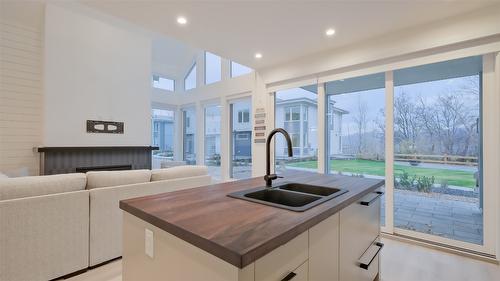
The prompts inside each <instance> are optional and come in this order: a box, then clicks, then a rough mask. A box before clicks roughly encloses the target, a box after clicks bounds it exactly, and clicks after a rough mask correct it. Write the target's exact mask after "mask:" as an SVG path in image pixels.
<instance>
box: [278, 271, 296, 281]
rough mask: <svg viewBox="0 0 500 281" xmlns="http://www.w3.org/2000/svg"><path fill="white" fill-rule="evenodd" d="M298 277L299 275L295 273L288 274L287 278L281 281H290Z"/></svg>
mask: <svg viewBox="0 0 500 281" xmlns="http://www.w3.org/2000/svg"><path fill="white" fill-rule="evenodd" d="M296 275H297V273H295V272H290V273H288V275H287V276H285V278H283V279H281V281H288V280H292V279H293V277H295V276H296Z"/></svg>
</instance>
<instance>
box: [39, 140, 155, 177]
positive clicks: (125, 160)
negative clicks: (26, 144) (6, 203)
mask: <svg viewBox="0 0 500 281" xmlns="http://www.w3.org/2000/svg"><path fill="white" fill-rule="evenodd" d="M37 150H38V152H40V173H41V174H43V175H52V174H66V173H75V172H76V171H77V169H78V168H82V167H94V168H99V167H106V166H120V165H127V166H128V165H130V166H131V167H132V169H133V170H137V169H151V151H153V150H158V147H155V146H71V147H69V146H61V147H53V146H48V147H38V148H37Z"/></svg>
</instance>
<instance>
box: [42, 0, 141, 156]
mask: <svg viewBox="0 0 500 281" xmlns="http://www.w3.org/2000/svg"><path fill="white" fill-rule="evenodd" d="M45 18H46V21H45V114H44V117H45V120H44V121H45V122H44V123H45V124H44V141H43V144H44V145H45V146H100V145H149V144H150V142H151V98H150V97H151V39H150V38H148V37H147V36H145V35H141V34H139V33H135V32H131V31H128V30H126V29H123V28H119V27H116V26H114V25H111V24H108V23H106V22H103V21H100V20H98V19H96V18H94V17H91V16H87V15H84V14H82V13H76V12H74V11H71V10H68V9H66V8H63V7H59V6H56V5H52V4H49V5H47V7H46V16H45ZM88 119H92V120H110V121H120V122H124V123H125V133H124V134H88V133H86V120H88Z"/></svg>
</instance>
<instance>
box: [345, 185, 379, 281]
mask: <svg viewBox="0 0 500 281" xmlns="http://www.w3.org/2000/svg"><path fill="white" fill-rule="evenodd" d="M380 197H381V194H380V193H379V192H378V191H376V192H373V193H370V194H368V195H366V196H364V197H363V198H361V199H360V200H359V201H358V202H356V203H353V204H351V205H350V206H348V207H346V208H345V209H343V210H341V211H340V245H339V248H340V257H339V258H340V263H339V264H340V267H339V270H340V278H339V279H340V281H362V280H363V281H371V280H373V279H370V278H371V276H372V275H373V273H375V275H376V273H377V272H378V255H376V256H375V257H374V259H373V261H372V263H371V264H370V266H369V268H368V270H366V269H362V268H360V267H359V259H360V258H361V257H363V254H364V253H365V252H367V251H368V249H369V248H370V246H371V245H372V243H374V241H375V240H376V239H377V237H378V235H379V233H380ZM375 275H373V277H374V276H375Z"/></svg>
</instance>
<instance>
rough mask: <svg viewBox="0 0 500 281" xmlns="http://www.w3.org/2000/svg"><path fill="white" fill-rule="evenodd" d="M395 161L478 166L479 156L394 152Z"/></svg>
mask: <svg viewBox="0 0 500 281" xmlns="http://www.w3.org/2000/svg"><path fill="white" fill-rule="evenodd" d="M394 161H405V162H412V161H415V162H417V163H435V164H449V165H467V166H477V162H478V157H473V156H460V155H448V154H444V155H427V154H394Z"/></svg>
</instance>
